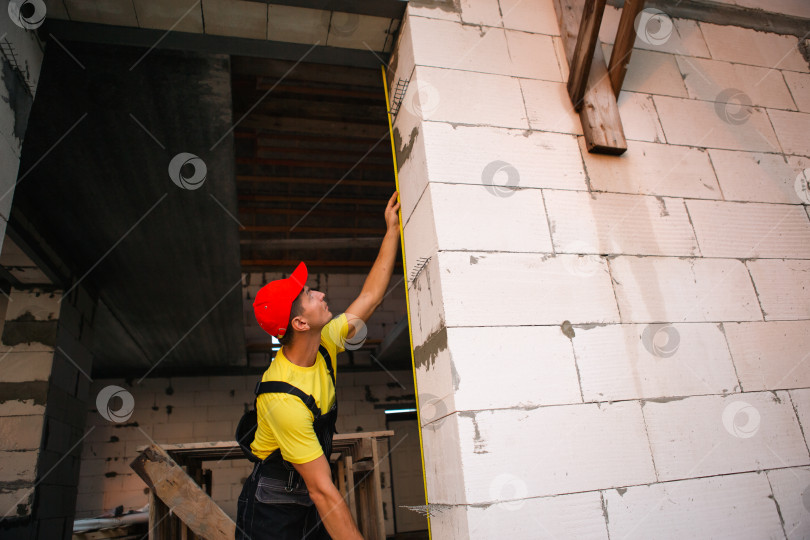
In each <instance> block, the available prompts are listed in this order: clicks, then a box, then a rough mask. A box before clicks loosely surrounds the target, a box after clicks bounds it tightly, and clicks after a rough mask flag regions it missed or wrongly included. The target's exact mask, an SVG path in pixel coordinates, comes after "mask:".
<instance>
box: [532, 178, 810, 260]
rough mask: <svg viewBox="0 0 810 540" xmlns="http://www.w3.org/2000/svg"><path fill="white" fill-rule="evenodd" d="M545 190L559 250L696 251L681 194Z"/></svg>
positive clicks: (608, 252)
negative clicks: (673, 196)
mask: <svg viewBox="0 0 810 540" xmlns="http://www.w3.org/2000/svg"><path fill="white" fill-rule="evenodd" d="M543 195H544V197H545V201H546V208H547V210H548V219H549V225H550V227H551V230H552V238H553V240H554V249H555V251H556V252H557V253H597V254H599V253H605V254H615V253H622V254H633V255H683V256H694V255H699V251H698V246H697V242H696V241H695V235H694V232H693V231H692V226H691V225H690V223H689V216H688V215H687V213H686V207H685V206H684V201H683V199H671V198H664V197H647V196H642V195H625V194H615V193H586V192H576V191H560V190H544V191H543ZM808 226H810V222H808ZM583 249H587V250H588V251H582V250H583Z"/></svg>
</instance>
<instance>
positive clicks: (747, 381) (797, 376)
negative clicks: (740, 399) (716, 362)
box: [723, 321, 810, 392]
mask: <svg viewBox="0 0 810 540" xmlns="http://www.w3.org/2000/svg"><path fill="white" fill-rule="evenodd" d="M723 328H724V329H725V332H726V339H727V340H728V347H729V350H730V351H731V356H732V358H733V359H734V365H735V366H736V368H737V374H738V375H739V377H740V383H741V384H742V389H743V390H745V391H746V392H751V391H756V390H777V389H780V388H805V387H810V361H808V360H810V321H774V322H752V323H724V324H723Z"/></svg>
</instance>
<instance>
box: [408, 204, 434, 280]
mask: <svg viewBox="0 0 810 540" xmlns="http://www.w3.org/2000/svg"><path fill="white" fill-rule="evenodd" d="M403 238H404V242H405V264H406V271H405V275H406V276H408V280H411V279H412V277H414V276H415V275H416V273H417V272H418V270H419V268H420V267H421V266H422V265H423V264H424V262H425V260H427V258H428V257H431V256H434V255H435V253H436V251H437V249H438V240H437V237H436V225H435V212H434V211H433V203H432V194H431V190H430V189H425V191H424V193H423V194H422V197H421V198H420V199H419V202H418V203H417V205H416V208H415V209H414V211H413V212H412V213H411V215H410V218H409V219H408V222H407V223H406V224H405V227H404V229H403Z"/></svg>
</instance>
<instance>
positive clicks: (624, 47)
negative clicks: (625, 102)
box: [608, 0, 644, 98]
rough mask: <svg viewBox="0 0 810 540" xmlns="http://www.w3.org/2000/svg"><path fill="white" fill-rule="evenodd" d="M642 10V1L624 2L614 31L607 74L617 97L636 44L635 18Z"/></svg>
mask: <svg viewBox="0 0 810 540" xmlns="http://www.w3.org/2000/svg"><path fill="white" fill-rule="evenodd" d="M642 9H644V0H626V1H625V2H624V7H623V8H622V16H621V18H620V19H619V28H618V29H617V30H616V40H615V41H614V45H613V52H612V53H611V54H610V63H609V64H608V73H609V74H610V85H611V87H612V88H613V93H614V94H616V97H617V98H618V97H619V92H621V90H622V84H624V76H625V75H626V74H627V66H628V64H630V54H631V53H632V52H633V44H634V43H635V42H636V28H635V21H636V17H637V16H638V14H639V13H641V10H642Z"/></svg>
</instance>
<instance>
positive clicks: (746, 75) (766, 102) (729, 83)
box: [676, 56, 796, 110]
mask: <svg viewBox="0 0 810 540" xmlns="http://www.w3.org/2000/svg"><path fill="white" fill-rule="evenodd" d="M676 58H677V61H678V66H679V67H680V70H681V73H683V80H684V81H685V82H686V88H687V90H689V97H691V98H694V99H701V100H703V101H735V102H737V103H740V102H744V103H747V104H749V105H755V106H759V107H773V108H776V109H790V110H796V105H795V103H794V102H793V98H792V97H791V95H790V92H789V91H788V88H787V85H786V84H785V80H784V78H783V77H782V72H780V71H779V70H775V69H769V68H764V67H757V66H748V65H745V64H732V63H729V62H721V61H718V60H709V59H706V58H691V57H688V56H678V57H676ZM732 90H733V91H732Z"/></svg>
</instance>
